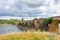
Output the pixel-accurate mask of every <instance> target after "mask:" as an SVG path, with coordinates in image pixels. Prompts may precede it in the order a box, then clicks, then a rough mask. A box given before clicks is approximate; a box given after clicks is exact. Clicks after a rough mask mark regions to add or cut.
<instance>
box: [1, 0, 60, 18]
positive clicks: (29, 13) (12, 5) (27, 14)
mask: <svg viewBox="0 0 60 40" xmlns="http://www.w3.org/2000/svg"><path fill="white" fill-rule="evenodd" d="M52 16H60V0H0V19H10V18H12V19H21V18H22V17H23V18H25V19H32V18H41V17H52Z"/></svg>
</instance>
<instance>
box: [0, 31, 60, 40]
mask: <svg viewBox="0 0 60 40" xmlns="http://www.w3.org/2000/svg"><path fill="white" fill-rule="evenodd" d="M0 40H60V36H59V35H55V36H51V34H50V33H48V32H19V33H12V34H1V35H0Z"/></svg>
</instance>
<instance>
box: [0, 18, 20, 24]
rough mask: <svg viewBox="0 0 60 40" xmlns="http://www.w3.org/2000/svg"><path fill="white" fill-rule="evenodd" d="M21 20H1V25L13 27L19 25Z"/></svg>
mask: <svg viewBox="0 0 60 40" xmlns="http://www.w3.org/2000/svg"><path fill="white" fill-rule="evenodd" d="M19 22H21V20H17V19H10V20H0V24H12V25H17V24H18V23H19Z"/></svg>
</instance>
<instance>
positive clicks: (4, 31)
mask: <svg viewBox="0 0 60 40" xmlns="http://www.w3.org/2000/svg"><path fill="white" fill-rule="evenodd" d="M20 31H21V30H20V29H19V28H17V26H15V25H12V26H2V25H0V34H7V33H13V32H20Z"/></svg>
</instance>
